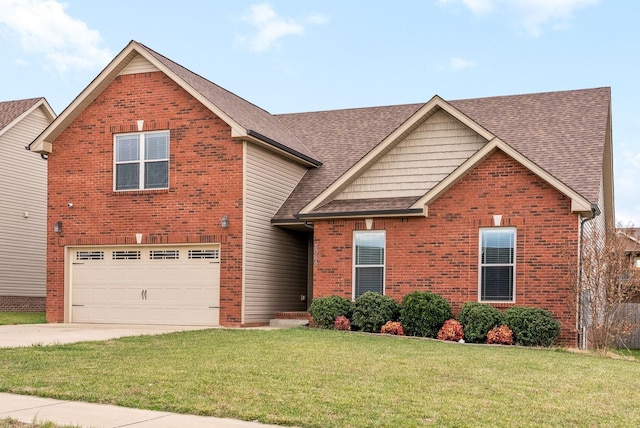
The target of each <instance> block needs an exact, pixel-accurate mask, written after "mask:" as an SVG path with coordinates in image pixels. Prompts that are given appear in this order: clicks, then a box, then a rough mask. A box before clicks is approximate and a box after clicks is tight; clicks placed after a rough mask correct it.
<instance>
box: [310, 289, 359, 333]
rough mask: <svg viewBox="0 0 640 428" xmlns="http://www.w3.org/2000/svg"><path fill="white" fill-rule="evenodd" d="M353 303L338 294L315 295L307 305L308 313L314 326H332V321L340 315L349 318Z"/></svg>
mask: <svg viewBox="0 0 640 428" xmlns="http://www.w3.org/2000/svg"><path fill="white" fill-rule="evenodd" d="M352 313H353V303H351V301H350V300H349V299H345V298H344V297H340V296H329V297H316V298H315V299H313V302H311V306H309V314H311V316H312V317H313V322H314V324H315V325H316V326H318V327H322V328H333V323H334V321H335V320H336V318H338V317H339V316H340V315H344V316H345V317H347V318H351V314H352Z"/></svg>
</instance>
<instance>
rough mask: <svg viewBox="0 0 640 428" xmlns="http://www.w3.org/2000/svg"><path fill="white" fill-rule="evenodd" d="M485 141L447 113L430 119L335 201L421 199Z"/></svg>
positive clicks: (440, 112)
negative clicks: (420, 197) (409, 197)
mask: <svg viewBox="0 0 640 428" xmlns="http://www.w3.org/2000/svg"><path fill="white" fill-rule="evenodd" d="M485 143H486V140H485V139H484V138H482V137H481V136H479V135H478V134H476V133H475V132H474V131H472V130H470V129H469V128H467V127H466V126H464V125H463V124H462V123H460V122H459V121H458V120H456V119H454V118H453V117H451V116H450V115H449V114H448V113H446V112H444V111H442V110H441V111H439V112H437V113H435V114H434V115H432V116H431V117H430V118H429V119H427V120H426V121H425V122H424V123H423V124H422V125H420V126H419V127H418V128H417V129H416V130H415V131H413V132H412V133H411V134H409V135H408V136H407V137H406V138H405V139H404V140H403V141H401V142H399V143H398V144H397V145H396V146H395V147H394V148H392V149H391V150H390V151H389V152H388V153H386V154H385V155H384V156H383V157H382V158H380V160H378V161H377V162H376V163H375V164H374V165H372V166H371V167H370V168H369V169H368V170H367V171H365V172H364V173H363V174H362V175H361V176H360V177H358V178H357V179H356V180H355V181H354V182H353V183H351V184H350V185H349V186H347V187H346V188H345V190H344V191H343V192H342V193H341V194H340V195H339V196H338V197H337V198H336V199H366V198H382V197H406V196H416V197H417V196H422V195H424V194H425V193H427V192H428V191H429V190H430V189H431V188H432V187H433V186H435V185H436V184H438V183H439V182H440V181H442V180H443V179H444V178H445V177H446V176H447V175H449V174H450V173H451V172H453V170H455V169H456V168H457V167H458V166H460V164H462V162H464V161H465V160H467V159H468V158H469V157H471V155H473V154H474V153H475V152H477V151H478V150H480V149H481V148H482V146H483V145H484V144H485Z"/></svg>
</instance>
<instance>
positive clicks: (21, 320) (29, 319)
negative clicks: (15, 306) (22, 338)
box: [0, 311, 47, 325]
mask: <svg viewBox="0 0 640 428" xmlns="http://www.w3.org/2000/svg"><path fill="white" fill-rule="evenodd" d="M46 322H47V318H46V317H45V314H44V312H2V311H0V325H9V324H44V323H46Z"/></svg>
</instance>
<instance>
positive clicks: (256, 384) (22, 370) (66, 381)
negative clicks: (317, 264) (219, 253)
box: [0, 328, 640, 427]
mask: <svg viewBox="0 0 640 428" xmlns="http://www.w3.org/2000/svg"><path fill="white" fill-rule="evenodd" d="M0 362H1V364H0V390H1V391H4V392H12V393H21V394H34V395H40V396H47V397H52V398H58V399H64V400H82V401H89V402H102V403H109V404H116V405H121V406H128V407H136V408H144V409H153V410H163V411H171V412H178V413H190V414H200V415H211V416H218V417H230V418H236V419H244V420H258V421H260V422H265V423H277V424H283V425H296V426H302V427H330V426H335V427H346V426H350V427H370V426H376V427H378V426H381V427H385V426H386V427H399V426H402V427H415V426H429V425H432V426H541V425H542V426H638V425H639V424H640V406H638V405H637V403H638V402H640V390H639V388H637V385H636V382H635V381H633V379H639V378H640V364H639V363H637V362H635V361H627V360H615V359H608V358H602V357H595V356H588V355H580V354H574V353H569V352H565V351H562V350H547V349H526V348H517V347H495V346H478V345H469V344H457V343H443V342H438V341H433V340H423V339H415V338H403V337H397V336H380V335H371V334H356V333H347V332H337V331H326V330H316V329H304V328H301V329H293V330H276V331H264V330H258V331H257V330H204V331H191V332H181V333H173V334H168V335H162V336H146V337H131V338H123V339H118V340H110V341H107V342H95V343H79V344H72V345H58V346H47V347H44V346H35V347H31V348H15V349H1V350H0Z"/></svg>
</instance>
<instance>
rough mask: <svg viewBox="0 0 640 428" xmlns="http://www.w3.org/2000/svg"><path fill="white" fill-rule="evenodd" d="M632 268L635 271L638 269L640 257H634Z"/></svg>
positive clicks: (639, 267)
mask: <svg viewBox="0 0 640 428" xmlns="http://www.w3.org/2000/svg"><path fill="white" fill-rule="evenodd" d="M633 267H635V268H636V269H640V256H636V258H635V259H634V261H633Z"/></svg>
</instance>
